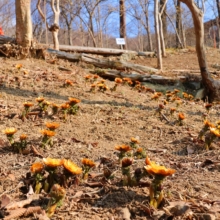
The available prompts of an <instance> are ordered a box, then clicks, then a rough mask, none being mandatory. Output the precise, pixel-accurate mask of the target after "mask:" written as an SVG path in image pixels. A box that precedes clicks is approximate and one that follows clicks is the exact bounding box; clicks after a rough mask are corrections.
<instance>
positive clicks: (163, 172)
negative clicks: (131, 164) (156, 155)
mask: <svg viewBox="0 0 220 220" xmlns="http://www.w3.org/2000/svg"><path fill="white" fill-rule="evenodd" d="M145 163H146V164H147V166H145V167H144V168H145V170H146V171H147V172H148V173H149V174H152V175H160V176H164V177H166V176H170V175H172V174H174V173H175V172H176V170H174V169H169V168H166V167H165V166H160V165H158V164H156V163H155V162H154V161H150V159H149V158H148V157H147V158H146V160H145Z"/></svg>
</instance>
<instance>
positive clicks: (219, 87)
mask: <svg viewBox="0 0 220 220" xmlns="http://www.w3.org/2000/svg"><path fill="white" fill-rule="evenodd" d="M180 1H181V2H183V3H185V4H186V5H187V7H188V8H189V10H190V11H191V13H192V18H193V23H194V29H195V35H196V52H197V57H198V61H199V67H200V71H201V76H202V83H203V85H204V87H205V92H206V94H205V95H206V96H207V97H208V98H209V101H215V100H218V101H219V100H220V81H219V80H214V79H213V78H212V77H211V74H210V73H209V71H208V66H207V62H206V56H205V46H204V24H203V12H202V10H201V9H200V8H198V6H197V5H196V4H195V2H194V1H193V0H180Z"/></svg>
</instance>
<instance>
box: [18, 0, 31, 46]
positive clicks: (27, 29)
mask: <svg viewBox="0 0 220 220" xmlns="http://www.w3.org/2000/svg"><path fill="white" fill-rule="evenodd" d="M15 8H16V41H17V43H18V44H19V45H21V46H23V47H30V46H31V42H32V22H31V0H16V1H15Z"/></svg>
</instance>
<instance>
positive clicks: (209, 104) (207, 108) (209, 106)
mask: <svg viewBox="0 0 220 220" xmlns="http://www.w3.org/2000/svg"><path fill="white" fill-rule="evenodd" d="M211 107H212V104H211V103H206V104H205V108H206V110H207V111H209V110H210V108H211Z"/></svg>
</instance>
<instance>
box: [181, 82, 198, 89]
mask: <svg viewBox="0 0 220 220" xmlns="http://www.w3.org/2000/svg"><path fill="white" fill-rule="evenodd" d="M183 85H184V86H185V87H186V88H189V89H192V90H198V89H200V88H201V83H200V82H184V83H183Z"/></svg>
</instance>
